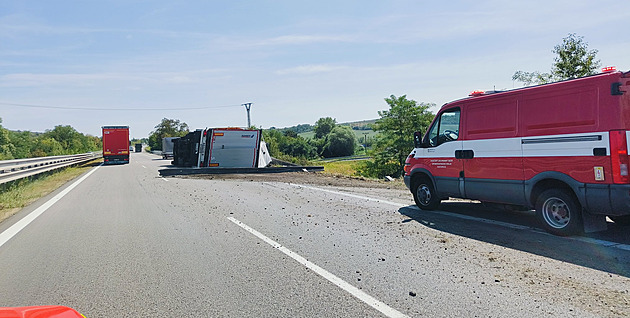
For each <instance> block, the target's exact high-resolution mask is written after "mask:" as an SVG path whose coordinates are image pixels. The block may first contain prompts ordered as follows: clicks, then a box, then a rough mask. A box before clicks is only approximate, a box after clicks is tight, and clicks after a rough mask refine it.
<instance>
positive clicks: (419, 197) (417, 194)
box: [413, 177, 440, 210]
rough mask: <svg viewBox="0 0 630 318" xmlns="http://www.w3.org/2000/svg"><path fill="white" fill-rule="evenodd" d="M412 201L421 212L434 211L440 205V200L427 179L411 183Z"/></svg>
mask: <svg viewBox="0 0 630 318" xmlns="http://www.w3.org/2000/svg"><path fill="white" fill-rule="evenodd" d="M413 199H414V201H416V205H417V206H418V207H419V208H420V209H422V210H435V209H437V207H438V206H439V205H440V198H439V197H438V195H437V192H435V187H434V186H433V183H432V182H431V180H430V179H429V178H426V177H423V178H420V179H417V180H416V181H415V182H414V183H413Z"/></svg>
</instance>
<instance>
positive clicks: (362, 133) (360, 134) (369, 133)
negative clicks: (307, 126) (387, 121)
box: [298, 129, 379, 144]
mask: <svg viewBox="0 0 630 318" xmlns="http://www.w3.org/2000/svg"><path fill="white" fill-rule="evenodd" d="M352 132H354V135H355V136H356V137H357V140H358V141H359V142H360V143H362V144H363V143H364V142H365V139H366V138H367V139H368V140H371V139H373V138H374V137H375V136H376V135H378V134H379V133H377V132H375V131H374V130H371V129H368V130H354V129H353V130H352ZM298 136H300V137H303V138H307V139H308V138H315V131H313V130H312V131H307V132H303V133H299V134H298Z"/></svg>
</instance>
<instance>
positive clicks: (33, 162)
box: [0, 152, 102, 184]
mask: <svg viewBox="0 0 630 318" xmlns="http://www.w3.org/2000/svg"><path fill="white" fill-rule="evenodd" d="M101 156H102V153H100V152H88V153H83V154H78V155H67V156H50V157H38V158H28V159H16V160H2V161H0V184H4V183H7V182H11V181H15V180H18V179H22V178H27V177H30V176H34V175H37V174H40V173H44V172H47V171H51V170H55V169H59V168H63V167H67V166H71V165H74V164H78V163H83V162H87V161H90V160H94V159H96V158H100V157H101Z"/></svg>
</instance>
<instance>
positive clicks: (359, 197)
mask: <svg viewBox="0 0 630 318" xmlns="http://www.w3.org/2000/svg"><path fill="white" fill-rule="evenodd" d="M292 185H294V186H297V187H300V188H307V189H311V190H317V191H322V192H328V193H332V194H339V195H344V196H347V197H351V198H355V199H361V200H366V201H372V202H378V203H384V204H389V205H393V206H395V207H397V208H400V207H406V206H408V205H406V204H403V203H397V202H392V201H387V200H381V199H375V198H370V197H364V196H361V195H356V194H350V193H344V192H339V191H333V190H328V189H322V188H316V187H311V186H307V185H303V184H292Z"/></svg>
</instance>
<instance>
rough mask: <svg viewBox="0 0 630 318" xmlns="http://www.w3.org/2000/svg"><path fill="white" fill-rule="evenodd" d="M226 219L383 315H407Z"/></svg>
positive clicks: (254, 231) (247, 227) (245, 227)
mask: <svg viewBox="0 0 630 318" xmlns="http://www.w3.org/2000/svg"><path fill="white" fill-rule="evenodd" d="M228 220H230V221H232V222H233V223H234V224H236V225H238V226H240V227H241V228H243V229H244V230H246V231H247V232H249V233H251V234H253V235H254V236H256V237H257V238H259V239H261V240H263V241H264V242H265V243H267V244H269V245H271V246H273V247H274V248H277V249H278V250H279V251H281V252H282V253H284V254H286V255H287V256H289V257H291V258H292V259H294V260H296V261H297V262H298V263H300V264H302V265H304V266H306V268H308V269H310V270H312V271H313V272H315V273H317V274H318V275H319V276H321V277H323V278H325V279H327V280H328V281H330V282H331V283H333V284H335V285H336V286H337V287H339V288H341V289H343V290H345V291H347V292H348V293H350V294H351V295H352V296H354V297H356V298H358V299H359V300H361V301H363V302H364V303H366V304H368V305H369V306H370V307H372V308H374V309H376V310H378V311H380V312H381V313H383V314H384V315H385V316H387V317H409V316H407V315H405V314H403V313H401V312H399V311H398V310H396V309H394V308H392V307H389V306H388V305H387V304H385V303H384V302H382V301H380V300H378V299H376V298H374V297H372V296H370V295H368V294H366V293H365V292H364V291H362V290H360V289H358V288H356V287H354V286H352V285H350V284H349V283H347V282H346V281H344V280H343V279H341V278H339V277H337V276H335V275H334V274H332V273H330V272H328V271H327V270H325V269H323V268H321V267H319V266H317V265H315V264H314V263H312V262H310V261H308V260H307V259H305V258H304V257H302V256H300V255H299V254H297V253H295V252H293V251H291V250H289V249H288V248H286V247H284V246H282V245H280V244H279V243H278V242H276V241H274V240H272V239H270V238H268V237H266V236H265V235H263V234H262V233H260V232H258V231H256V230H254V229H253V228H251V227H249V226H247V225H246V224H245V223H243V222H241V221H239V220H237V219H235V218H233V217H228Z"/></svg>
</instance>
